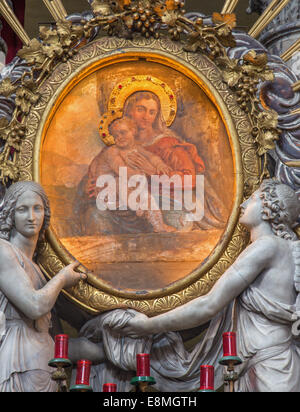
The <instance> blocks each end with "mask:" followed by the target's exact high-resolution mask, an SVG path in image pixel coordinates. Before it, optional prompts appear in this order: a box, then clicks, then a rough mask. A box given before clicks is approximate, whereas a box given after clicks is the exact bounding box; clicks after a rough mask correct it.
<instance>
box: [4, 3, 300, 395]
mask: <svg viewBox="0 0 300 412" xmlns="http://www.w3.org/2000/svg"><path fill="white" fill-rule="evenodd" d="M43 1H44V4H45V6H46V7H47V8H48V10H49V13H50V15H51V16H52V19H53V20H54V22H53V23H50V24H46V23H45V24H41V25H40V27H39V36H38V38H29V36H28V34H27V33H26V31H25V29H24V28H23V26H22V24H21V23H20V22H19V21H18V19H17V17H16V15H15V14H14V12H13V10H12V8H11V7H10V5H9V3H8V1H7V0H0V13H1V14H2V16H3V17H4V18H5V19H6V21H7V22H8V24H9V25H10V26H11V27H12V29H13V30H14V31H15V33H16V34H17V35H18V36H19V38H20V39H21V41H22V43H23V47H22V48H21V49H20V50H19V52H18V53H17V56H16V58H15V59H14V60H13V61H12V62H11V63H10V64H8V65H6V66H4V67H3V69H2V70H1V72H0V184H1V193H2V195H1V198H3V199H4V200H3V202H4V203H3V202H2V205H1V207H2V208H4V209H5V207H6V203H5V199H6V198H5V197H4V194H5V193H7V190H8V188H9V187H11V186H12V184H13V183H16V182H20V181H33V182H36V183H37V184H38V185H40V186H42V187H43V190H44V191H45V193H46V195H45V196H47V199H49V202H50V207H51V223H50V226H49V227H48V228H47V230H46V234H45V236H43V237H41V238H39V239H38V240H37V249H36V250H35V253H34V255H33V262H34V263H33V264H34V265H35V264H36V265H38V268H39V271H41V273H42V274H43V276H44V277H45V278H46V279H47V280H48V284H50V285H52V284H55V282H56V281H57V282H58V279H59V277H61V276H64V275H62V274H64V273H65V271H67V272H68V269H66V268H69V267H70V266H69V265H70V264H71V265H73V266H72V270H73V269H74V268H76V269H75V270H76V273H79V274H81V276H79V275H78V276H77V278H76V275H75V274H74V273H73V272H72V274H70V273H69V272H68V273H69V275H68V276H73V278H74V279H73V278H72V279H73V280H72V282H73V283H72V282H71V280H69V281H67V280H65V283H64V284H65V285H69V287H67V288H64V289H63V290H62V292H61V293H60V294H59V296H58V297H57V300H56V303H55V305H54V306H53V310H52V324H53V329H52V332H51V333H52V336H53V338H54V339H55V345H54V343H53V349H54V350H55V352H54V353H53V359H49V362H50V363H49V364H50V365H51V366H52V367H53V368H54V373H53V381H56V382H58V383H59V384H58V390H60V391H67V390H69V389H70V391H96V392H102V391H104V390H105V391H115V390H116V389H117V390H119V391H124V392H128V391H130V389H131V388H136V389H137V390H140V391H147V390H150V389H149V388H150V387H151V388H152V390H156V391H158V392H164V391H168V392H180V391H186V392H191V391H197V390H199V388H200V391H214V390H219V391H230V392H233V391H241V392H246V391H249V392H255V391H271V392H272V391H274V392H276V391H287V392H288V391H296V392H297V391H300V387H299V388H298V384H295V382H298V378H297V376H296V375H297V372H296V371H297V364H298V361H299V360H300V359H299V353H298V340H297V337H298V335H299V333H298V332H299V331H298V323H297V322H298V318H299V313H300V310H299V304H298V301H299V299H298V297H297V295H298V292H299V290H300V287H299V273H298V272H299V267H298V266H299V250H298V249H299V247H298V245H299V243H298V239H299V235H300V229H299V227H300V216H299V213H298V209H299V208H298V206H299V204H298V203H299V196H300V183H299V182H300V180H299V179H300V174H299V170H300V169H299V167H300V160H299V159H300V152H299V130H300V35H299V32H300V31H299V30H300V28H299V27H300V26H299V25H300V8H299V7H300V6H299V4H298V1H296V0H250V1H249V8H248V12H249V13H253V12H256V13H259V17H258V19H257V21H256V23H255V24H254V25H253V27H252V28H251V29H250V30H249V32H248V33H246V32H245V31H243V30H241V29H239V28H238V26H239V25H238V17H239V16H238V15H235V13H234V12H235V10H236V7H237V4H238V0H226V1H225V3H224V5H223V7H220V10H215V11H214V12H212V13H211V15H204V14H203V13H201V10H200V11H199V12H197V13H195V12H193V13H186V10H185V2H184V1H180V0H116V1H110V0H89V1H88V2H87V11H86V12H84V13H82V14H80V13H74V14H70V15H69V14H68V13H67V12H66V9H65V7H64V5H63V1H61V0H43ZM0 44H2V43H0ZM3 51H5V45H4V44H3ZM40 186H38V187H40ZM14 207H15V205H14ZM299 210H300V209H299ZM49 218H50V217H49ZM0 223H1V222H0ZM3 225H4V226H5V224H4V223H3ZM4 226H3V229H1V227H0V229H1V230H3V231H5V230H6V231H7V229H5V227H4ZM16 230H17V229H16ZM5 233H6V232H5ZM3 239H4V238H3ZM266 239H267V240H266ZM10 240H11V239H10V235H8V236H6V238H5V241H7V242H10ZM261 245H262V246H261ZM275 250H277V252H276V253H275V255H274V254H273V253H274V251H275ZM275 256H277V258H278V256H281V258H280V262H281V263H280V262H278V264H277V263H275V260H276V259H275ZM287 256H289V257H290V259H287ZM277 260H278V259H277ZM74 262H75V263H74ZM76 262H77V263H76ZM283 262H286V263H285V266H284V267H282V268H281V269H279V266H280V264H282V265H283ZM288 262H292V263H288ZM272 265H273V266H272ZM245 267H246V268H250V269H251V270H250V269H249V273H248V271H247V270H248V269H247V270H246V269H245ZM281 270H282V271H284V272H285V273H286V274H287V275H286V279H285V280H284V282H285V283H284V285H283V284H281V283H280V282H281V281H280V280H279V279H278V282H277V283H276V282H275V281H274V282H275V283H276V284H277V286H278V285H279V283H280V285H281V286H280V287H279V286H278V288H279V289H280V288H281V289H282V290H284V291H285V292H286V294H285V295H284V296H283V295H282V296H278V293H277V292H278V290H276V289H278V288H276V285H275V283H274V285H273V286H270V295H268V293H267V292H266V293H265V289H264V282H267V281H266V280H265V279H268V276H270V279H271V283H270V285H271V284H272V282H273V278H276V273H277V272H278V271H279V272H280V271H281ZM279 272H278V273H279ZM0 276H1V274H0ZM74 276H75V277H74ZM272 276H273V277H272ZM75 278H76V280H75ZM70 279H71V278H70ZM0 281H1V278H0ZM229 285H231V286H230V287H229ZM60 286H61V285H60ZM16 287H17V286H16ZM62 287H63V286H62ZM273 292H274V296H273V295H272V293H273ZM19 293H21V291H20V292H19ZM16 294H18V293H16ZM54 295H55V293H54ZM54 295H53V296H54ZM271 295H272V296H271ZM275 295H276V296H275ZM13 296H14V294H13ZM51 296H52V295H51ZM216 296H217V297H218V298H216ZM6 298H7V299H8V301H9V296H6ZM51 299H52V298H51ZM216 302H218V303H216ZM274 302H275V303H274ZM276 302H277V303H276ZM51 303H52V300H51ZM221 303H222V304H221ZM49 305H50V304H49ZM197 305H199V316H198V315H197V310H196V309H193V308H197V307H198V306H197ZM49 307H50V306H49ZM185 308H187V309H185ZM19 309H20V308H19ZM20 310H21V309H20ZM4 312H5V311H4ZM267 312H268V316H267V315H266V313H267ZM176 314H178V315H176ZM205 314H206V315H205ZM253 314H255V316H256V317H255V316H254V315H253ZM4 315H5V316H6V317H7V316H8V315H7V314H6V313H4ZM252 315H253V316H254V317H253V316H252ZM176 316H178V319H181V322H180V325H179V323H178V321H176ZM250 323H251V327H253V325H255V328H256V329H255V328H254V327H253V328H254V329H253V331H254V332H253V334H252V335H251V336H250V335H249V336H248V337H247V329H248V327H246V325H248V326H249V325H250ZM271 323H272V325H276V327H275V326H274V327H275V329H276V331H275V329H274V330H273V329H272V330H271V329H270V336H271V338H268V339H267V337H265V338H264V339H263V338H262V335H263V333H262V328H263V326H262V325H265V328H266V330H267V329H268V327H270V328H271V326H270V325H271ZM147 325H148V326H147ZM151 325H152V326H151ZM161 325H164V326H161ZM272 327H273V326H272ZM250 329H251V328H250ZM3 336H4V337H5V336H6V335H5V332H4V334H3ZM254 336H256V338H257V341H258V342H257V344H258V345H260V339H261V340H262V341H264V342H266V340H268V344H267V345H264V344H262V345H261V346H259V348H258V347H257V348H256V349H257V352H256V353H255V354H254V347H252V346H251V345H252V344H254V343H253V342H252V339H253V337H254ZM54 346H55V348H54ZM291 346H293V348H294V349H295V348H296V349H295V350H294V349H293V351H291V350H290V348H291ZM256 349H255V350H256ZM251 351H252V352H253V353H252V352H251ZM0 353H1V343H0ZM250 353H252V354H251V355H250ZM283 353H286V357H285V358H286V359H287V358H288V359H290V361H289V363H290V365H292V366H291V368H290V369H289V370H288V368H287V365H284V364H283V363H282V362H281V363H280V362H279V361H278V358H279V357H280V356H281V355H282V354H283ZM149 356H150V359H151V363H149V362H150V361H149ZM167 359H169V361H170V363H168V361H167ZM136 362H137V363H136ZM72 364H73V373H70V374H69V375H67V374H66V371H67V370H69V371H71V370H72ZM76 365H77V372H76ZM260 365H263V366H260ZM0 366H1V365H0ZM67 368H69V369H67ZM260 368H261V369H262V370H260ZM276 368H278V374H276V373H275V374H274V375H272V373H271V372H270V370H271V369H275V370H276ZM281 369H282V370H284V371H285V372H284V376H282V375H281V373H280V372H281ZM200 371H201V376H200ZM19 372H20V371H17V370H16V371H15V373H19ZM76 373H77V375H76ZM71 375H72V377H71V378H70V376H71ZM89 376H90V379H88V377H89ZM66 380H68V383H67V384H66ZM293 382H294V383H293ZM3 387H4V388H5V387H6V388H9V387H11V386H10V385H7V386H5V385H4V386H3ZM37 387H38V386H37ZM49 387H50V386H49ZM51 388H52V386H51ZM153 388H154V389H153ZM298 389H299V390H298ZM52 390H53V389H52Z"/></svg>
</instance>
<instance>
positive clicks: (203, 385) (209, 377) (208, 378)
mask: <svg viewBox="0 0 300 412" xmlns="http://www.w3.org/2000/svg"><path fill="white" fill-rule="evenodd" d="M214 373H215V368H214V367H213V366H212V365H201V366H200V389H199V391H198V392H215V387H214V380H215V375H214Z"/></svg>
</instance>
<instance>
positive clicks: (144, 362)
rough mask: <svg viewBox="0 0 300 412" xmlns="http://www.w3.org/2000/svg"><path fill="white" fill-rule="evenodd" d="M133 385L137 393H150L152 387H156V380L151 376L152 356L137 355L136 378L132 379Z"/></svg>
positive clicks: (146, 354)
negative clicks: (149, 389)
mask: <svg viewBox="0 0 300 412" xmlns="http://www.w3.org/2000/svg"><path fill="white" fill-rule="evenodd" d="M130 383H131V385H134V386H135V387H136V392H148V388H149V386H150V385H155V383H156V382H155V379H154V378H153V377H152V376H150V355H149V354H148V353H139V354H138V355H136V376H135V377H134V378H132V379H131V381H130Z"/></svg>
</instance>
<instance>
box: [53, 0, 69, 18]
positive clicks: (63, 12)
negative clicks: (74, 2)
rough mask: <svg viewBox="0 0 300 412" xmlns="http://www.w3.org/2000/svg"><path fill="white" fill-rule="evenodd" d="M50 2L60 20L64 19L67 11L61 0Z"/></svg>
mask: <svg viewBox="0 0 300 412" xmlns="http://www.w3.org/2000/svg"><path fill="white" fill-rule="evenodd" d="M50 3H52V4H53V8H54V9H55V10H56V12H57V15H58V16H59V17H60V18H61V20H65V18H66V17H67V15H68V13H67V11H66V9H65V8H64V5H63V4H62V2H61V0H50Z"/></svg>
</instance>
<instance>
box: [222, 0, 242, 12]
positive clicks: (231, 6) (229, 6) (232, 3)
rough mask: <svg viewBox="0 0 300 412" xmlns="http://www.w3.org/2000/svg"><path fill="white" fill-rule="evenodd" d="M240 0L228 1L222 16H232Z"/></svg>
mask: <svg viewBox="0 0 300 412" xmlns="http://www.w3.org/2000/svg"><path fill="white" fill-rule="evenodd" d="M238 2H239V0H226V1H225V4H224V6H223V9H222V11H221V14H231V13H233V12H234V10H235V8H236V6H237V5H238Z"/></svg>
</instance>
